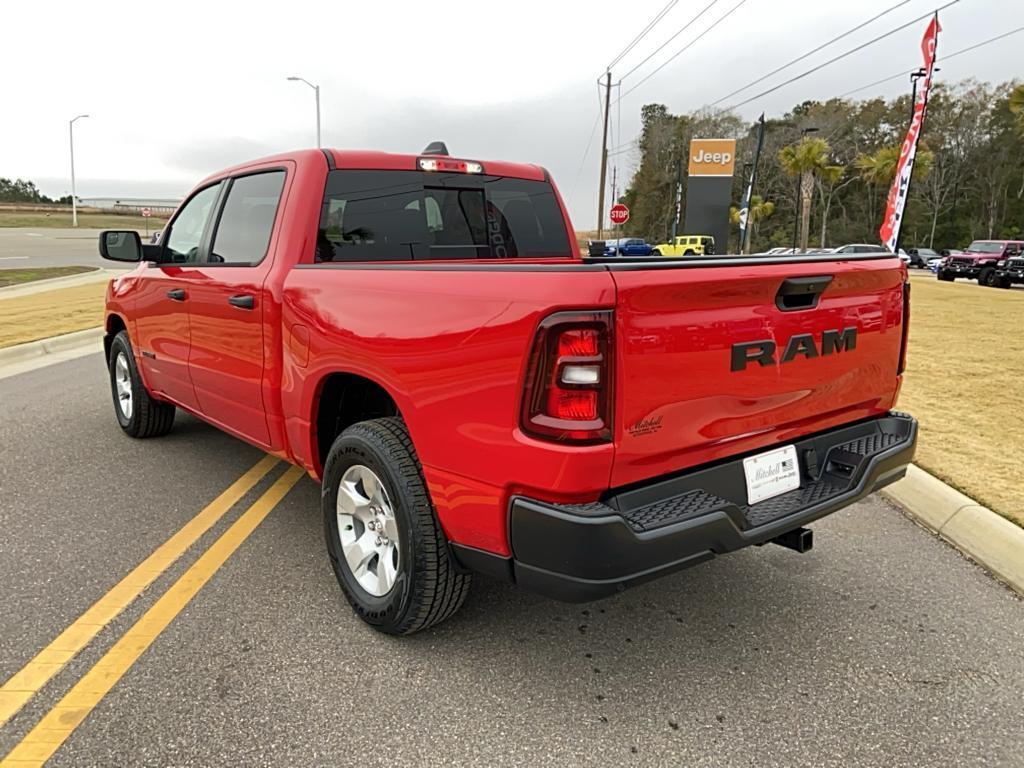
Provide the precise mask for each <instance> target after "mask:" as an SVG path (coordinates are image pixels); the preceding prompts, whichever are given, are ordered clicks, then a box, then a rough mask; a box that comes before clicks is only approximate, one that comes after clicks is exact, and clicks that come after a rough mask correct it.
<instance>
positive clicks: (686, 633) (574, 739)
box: [0, 355, 1024, 766]
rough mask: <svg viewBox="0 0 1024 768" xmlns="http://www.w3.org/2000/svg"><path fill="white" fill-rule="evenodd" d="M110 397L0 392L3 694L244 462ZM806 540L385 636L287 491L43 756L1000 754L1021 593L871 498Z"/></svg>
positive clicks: (1020, 747)
mask: <svg viewBox="0 0 1024 768" xmlns="http://www.w3.org/2000/svg"><path fill="white" fill-rule="evenodd" d="M111 408H112V406H111V403H110V401H109V396H108V394H107V390H106V379H105V374H104V371H103V367H102V361H101V360H100V358H99V356H98V355H92V356H89V357H86V358H82V359H80V360H76V361H72V362H68V363H61V364H57V365H54V366H51V367H49V368H45V369H42V370H38V371H34V372H32V373H28V374H23V375H18V376H13V377H10V378H8V379H5V380H0V452H2V460H0V487H2V489H3V493H2V494H0V526H2V529H3V531H4V536H3V537H2V538H0V585H3V586H2V587H0V615H3V616H4V621H3V622H2V623H0V673H2V674H3V676H4V677H5V678H6V676H8V675H9V674H10V673H11V672H12V671H14V670H16V669H18V668H19V667H20V666H21V665H22V664H24V663H25V662H26V661H27V660H28V659H29V658H30V657H31V656H32V655H33V653H35V652H36V651H37V650H38V649H39V648H41V647H42V646H43V645H45V644H46V642H47V641H48V640H49V639H50V638H51V637H52V636H54V635H56V634H57V632H59V631H60V630H61V629H63V628H64V627H65V626H66V625H67V624H68V623H69V622H70V621H71V620H72V619H73V618H74V617H75V616H77V615H78V613H80V612H81V611H82V610H84V609H85V608H87V607H88V606H89V605H90V604H91V603H92V602H93V601H94V600H96V599H97V598H98V597H99V596H100V595H102V594H103V592H104V591H105V590H106V589H108V588H109V587H110V586H111V585H112V584H113V583H115V582H116V581H117V579H118V578H120V577H121V576H122V575H123V574H124V573H125V572H127V571H128V570H129V569H130V568H131V567H132V566H133V565H135V564H136V563H138V562H139V561H140V560H141V559H142V558H143V557H144V556H145V555H146V554H148V553H149V552H150V551H151V550H152V549H153V548H154V547H155V546H157V544H159V543H160V542H161V541H163V540H164V539H165V538H166V537H167V536H168V535H169V534H170V533H172V532H173V531H175V530H177V529H178V528H179V527H180V526H181V525H182V524H183V523H184V522H185V521H186V520H187V519H189V518H190V517H191V516H192V515H194V514H195V513H196V512H197V511H198V510H199V509H201V508H202V507H203V506H204V505H205V504H206V503H208V502H209V501H210V500H211V499H212V498H213V497H214V496H216V495H217V493H219V492H220V491H221V490H223V489H224V488H225V487H227V486H228V485H229V484H230V483H231V482H232V481H233V480H234V479H236V478H237V477H238V476H239V475H240V474H241V473H242V472H243V471H244V470H245V469H247V468H248V467H250V466H252V464H253V463H255V461H256V459H257V458H258V456H259V453H258V452H257V451H256V450H255V449H252V448H250V447H248V446H246V445H244V444H242V443H240V442H238V441H236V440H233V439H231V438H229V437H226V436H224V435H222V434H220V433H218V432H217V431H216V430H214V429H212V428H209V427H206V426H205V425H203V424H201V423H200V422H198V421H196V420H194V419H191V418H183V419H181V420H180V421H179V423H178V424H177V426H176V428H175V431H174V432H173V433H172V434H171V435H170V436H168V437H166V438H161V439H159V440H151V441H132V440H130V439H128V438H126V437H123V436H122V435H121V434H120V432H119V430H118V429H117V426H116V423H115V421H114V417H113V414H112V413H111ZM273 474H274V473H272V476H271V477H269V478H267V480H266V481H265V482H264V483H263V484H261V485H260V486H259V487H258V488H257V489H256V490H255V491H254V492H253V493H252V494H250V496H249V498H247V499H246V500H243V502H242V504H240V505H239V506H238V508H236V510H235V511H234V513H232V514H229V515H228V518H229V519H227V520H225V521H224V522H223V524H221V525H219V526H218V527H217V528H216V529H215V530H214V531H212V532H211V534H209V535H207V536H206V537H204V538H203V539H202V540H201V541H200V542H199V544H198V547H197V548H196V551H195V552H191V553H190V554H189V555H188V556H186V557H185V558H184V559H183V561H182V562H181V563H179V564H178V565H177V566H175V567H174V568H172V569H171V571H169V572H168V573H167V574H166V575H165V576H164V577H162V578H161V579H160V580H159V581H158V582H157V583H156V584H155V585H154V586H153V587H152V588H151V589H150V590H148V591H147V592H146V593H145V594H144V595H143V597H142V598H141V599H140V600H139V601H137V603H136V604H135V605H133V606H132V607H131V608H130V609H129V610H128V611H127V612H126V613H125V615H123V616H122V617H121V618H119V619H118V620H117V621H115V622H114V623H113V624H112V625H111V626H110V627H108V628H107V629H106V630H104V632H103V633H102V634H101V635H100V636H99V638H97V640H96V641H95V642H94V643H93V645H92V646H90V647H89V648H88V649H87V650H86V651H85V652H83V654H82V655H81V656H80V657H79V659H78V660H77V661H76V662H75V663H74V664H72V665H71V666H70V667H69V668H68V669H66V670H65V671H64V672H63V673H62V674H61V675H60V676H58V677H57V678H56V679H55V680H54V681H53V682H52V683H51V684H50V686H49V687H48V688H47V689H45V690H44V691H43V692H42V693H41V694H40V695H39V696H38V697H37V698H36V700H34V701H33V702H32V703H31V704H30V705H29V706H28V707H27V708H26V709H25V710H24V711H23V712H22V713H20V714H19V715H18V716H17V717H16V718H15V719H14V720H12V721H11V722H10V723H9V724H8V725H7V727H6V728H4V729H2V730H0V755H3V754H6V752H7V751H8V750H9V749H10V748H11V747H12V746H13V745H14V744H16V743H17V741H18V740H19V739H20V738H21V737H22V736H23V735H24V734H25V733H26V732H27V731H28V730H29V729H30V728H31V727H32V725H33V724H34V723H35V722H36V721H37V720H38V719H39V717H41V716H42V714H43V713H45V712H46V711H47V710H48V709H49V708H50V707H51V706H53V704H54V703H56V701H57V700H58V699H59V698H60V696H61V695H63V693H65V692H66V691H67V689H68V688H69V687H70V686H71V685H72V684H73V683H74V682H75V681H76V680H77V679H78V678H79V677H80V676H81V674H82V673H83V672H84V671H85V670H87V669H88V668H89V667H90V666H91V665H92V664H93V663H95V661H96V660H97V659H98V658H99V657H100V656H101V655H102V653H103V652H104V651H105V650H106V649H107V648H109V647H110V646H111V645H112V644H113V643H114V642H115V640H116V639H117V638H118V637H119V636H120V635H121V634H122V633H123V632H124V631H125V630H126V629H127V627H128V626H130V624H131V623H132V622H133V621H134V620H135V619H136V618H137V617H138V616H139V615H140V614H141V612H142V611H143V610H145V608H147V607H149V606H150V605H152V603H153V602H154V601H155V600H156V598H157V597H158V596H159V595H160V594H161V593H162V592H163V591H164V590H165V589H166V588H167V586H169V584H170V583H171V582H173V580H174V579H176V578H177V577H178V576H179V575H180V574H181V573H182V572H183V571H184V569H185V568H186V567H187V566H188V565H189V563H190V562H191V561H192V560H193V559H194V557H195V556H196V555H197V554H198V552H200V551H202V550H203V549H205V547H207V546H208V545H209V543H210V542H211V541H212V537H213V536H215V535H217V534H219V532H220V531H222V530H223V529H224V527H225V526H226V525H227V524H228V523H229V522H230V519H233V518H234V517H235V516H236V515H237V514H238V513H239V512H240V511H241V510H242V509H244V508H245V506H246V505H247V503H248V501H249V499H251V498H254V497H255V495H258V493H259V492H260V491H261V490H263V489H264V488H265V487H266V485H267V483H269V482H270V481H271V480H272V479H273ZM814 528H815V534H816V535H815V542H816V543H815V549H814V550H813V551H812V552H810V553H808V554H806V555H797V554H795V553H793V552H789V551H787V550H782V549H779V548H777V547H771V546H768V547H762V548H755V549H749V550H745V551H742V552H739V553H736V554H733V555H729V556H727V557H724V558H721V559H719V560H716V561H713V562H711V563H708V564H705V565H702V566H699V567H697V568H695V569H692V570H689V571H686V572H683V573H680V574H676V575H674V576H672V577H669V578H667V579H663V580H660V581H657V582H653V583H651V584H647V585H644V586H643V587H640V588H637V589H635V590H632V591H629V592H626V593H624V594H622V595H620V596H618V597H616V598H613V599H610V600H606V601H602V602H598V603H592V604H588V605H565V604H559V603H554V602H550V601H547V600H545V599H543V598H539V597H535V596H532V595H528V594H524V593H522V592H520V591H518V590H516V589H515V588H514V587H510V586H508V585H504V584H498V583H495V582H490V581H487V580H484V579H478V580H477V582H476V583H475V585H474V589H473V591H472V593H471V595H470V598H469V600H468V601H467V604H466V606H465V607H464V608H463V610H462V611H461V612H460V613H459V614H457V615H456V616H455V617H454V618H453V619H452V620H450V621H449V622H447V623H446V624H444V625H442V626H440V627H437V628H435V629H434V630H430V631H427V632H425V633H422V634H420V635H417V636H414V637H412V638H406V639H402V640H398V639H393V638H386V637H383V636H380V635H378V634H376V633H374V632H373V631H372V630H369V629H368V628H366V627H364V626H363V625H362V624H360V623H359V622H358V621H357V620H356V619H355V618H354V617H353V616H352V614H351V611H350V610H349V608H348V606H347V605H346V604H345V603H344V601H343V599H342V597H341V595H340V593H339V591H338V588H337V585H336V582H335V581H334V577H333V574H332V573H331V570H330V568H329V566H328V564H327V559H326V556H325V554H324V549H323V542H322V535H323V533H322V525H321V521H320V517H319V511H318V489H317V487H316V486H315V484H314V483H313V482H312V481H309V480H302V481H300V483H299V484H298V485H297V486H296V488H295V489H294V490H293V491H292V492H291V493H290V494H289V495H288V497H287V498H286V499H285V501H284V502H283V503H282V504H281V505H279V506H278V507H277V508H276V509H275V510H274V511H273V512H272V513H271V514H270V516H269V517H268V518H267V519H266V520H265V521H264V522H263V523H262V525H261V526H260V527H259V528H258V529H257V530H256V531H255V533H254V534H253V535H252V536H251V538H249V539H248V540H247V541H246V542H245V543H244V544H243V545H242V547H241V548H240V549H239V551H238V552H237V553H236V554H235V555H234V556H233V557H232V558H231V559H230V560H229V561H228V562H227V563H226V564H225V565H224V567H223V568H222V569H221V570H220V571H218V572H217V573H216V574H215V575H214V577H213V578H212V579H211V581H210V582H209V583H208V584H207V585H206V586H205V587H204V588H203V590H202V591H201V592H200V593H199V595H198V596H197V597H196V598H195V600H194V601H193V602H192V603H191V604H189V605H188V606H187V607H186V608H185V609H184V611H183V612H182V613H181V614H180V615H179V616H178V617H177V618H176V619H175V620H174V621H173V622H172V624H171V625H170V626H169V627H168V629H167V630H166V631H165V632H164V633H163V634H162V635H161V636H160V637H159V638H158V639H157V640H156V642H155V643H154V645H153V646H152V647H151V648H150V649H149V650H148V651H147V652H146V653H145V655H144V656H143V657H142V658H141V659H140V660H139V661H138V662H137V663H136V664H135V666H134V667H133V668H132V669H131V670H130V671H129V672H128V674H127V675H126V676H125V677H124V678H123V679H122V680H121V681H120V683H118V685H117V686H116V687H115V688H114V689H113V690H112V691H111V692H110V693H109V694H108V695H107V696H106V698H105V699H103V701H101V702H100V704H99V706H97V708H96V709H95V710H94V711H93V712H92V714H91V715H90V716H89V717H88V719H87V720H86V721H85V722H84V723H83V724H82V726H81V727H80V728H79V729H78V730H77V731H76V732H75V733H74V734H73V735H72V736H71V738H70V739H69V740H68V741H67V743H65V745H64V746H63V747H62V748H61V750H60V751H59V752H58V753H57V754H56V756H55V757H54V759H53V760H52V764H53V765H57V766H64V765H68V766H72V765H74V766H78V765H118V766H121V765H153V766H157V765H161V766H162V765H232V766H235V765H350V764H361V765H366V766H376V765H381V766H385V765H486V766H505V765H508V766H525V765H531V766H532V765H557V766H568V765H610V766H620V765H665V766H698V765H708V766H710V765H715V766H719V765H727V766H732V765H738V766H774V765H778V766H794V765H807V766H831V765H835V766H860V765H865V766H882V765H884V766H894V765H897V766H950V765H971V766H974V765H998V766H1019V765H1024V735H1022V728H1021V723H1022V722H1024V697H1022V695H1021V691H1022V690H1024V642H1022V641H1024V604H1022V601H1020V600H1019V599H1017V598H1016V597H1015V596H1013V595H1012V594H1011V593H1010V592H1009V591H1008V590H1007V589H1005V588H1004V587H1002V586H1001V585H999V584H998V583H996V582H994V581H993V580H992V579H990V578H989V577H988V576H987V575H986V574H985V573H984V572H983V571H982V570H980V569H979V568H977V567H976V566H974V565H973V564H971V563H970V562H968V561H966V560H965V559H964V558H962V557H961V556H960V555H958V554H957V553H956V552H955V551H954V550H952V549H950V548H949V547H947V546H946V545H945V544H943V543H941V542H940V541H938V540H937V539H935V538H934V537H932V536H930V535H928V534H926V533H925V532H924V531H922V530H921V529H919V528H918V527H916V526H915V525H914V524H912V523H911V522H909V521H908V520H907V519H905V518H904V517H903V516H902V515H901V514H900V513H899V512H898V511H896V510H895V509H893V508H892V507H890V506H888V505H887V504H885V503H884V502H882V501H881V500H878V499H874V498H873V499H871V500H868V501H866V502H863V503H861V504H858V505H856V506H854V507H851V508H850V509H848V510H845V511H843V512H841V513H838V514H836V515H833V516H832V517H830V518H827V519H826V520H823V521H821V522H819V523H817V524H815V526H814Z"/></svg>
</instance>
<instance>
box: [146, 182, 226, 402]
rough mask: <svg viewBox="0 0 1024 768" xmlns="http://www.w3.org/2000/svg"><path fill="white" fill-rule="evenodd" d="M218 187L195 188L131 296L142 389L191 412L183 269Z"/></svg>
mask: <svg viewBox="0 0 1024 768" xmlns="http://www.w3.org/2000/svg"><path fill="white" fill-rule="evenodd" d="M220 187H221V184H220V182H216V183H214V184H211V185H210V186H207V187H205V188H203V189H201V190H198V191H197V192H195V193H194V194H193V195H192V197H191V198H190V199H189V200H187V201H186V202H185V203H184V204H183V205H182V206H181V208H179V209H178V212H177V213H176V214H175V217H174V219H173V220H172V221H171V223H170V225H169V226H170V232H169V234H168V236H167V238H166V241H165V243H164V251H163V253H164V257H163V261H162V262H161V263H160V264H153V265H150V266H149V267H148V268H147V269H146V271H145V274H144V277H143V278H142V280H140V281H139V289H138V293H137V294H136V296H137V298H136V302H137V303H136V312H135V344H136V347H137V352H138V355H139V366H140V368H141V370H142V375H143V377H144V378H145V381H146V385H147V386H148V387H149V389H150V391H152V392H156V393H159V394H162V395H165V396H166V397H169V398H170V399H172V400H174V401H175V402H176V403H178V404H179V405H182V406H184V407H186V408H189V409H191V410H197V409H198V405H199V404H198V400H197V398H196V393H195V388H194V387H193V386H192V378H191V376H190V375H189V370H188V358H189V348H190V346H191V330H190V327H189V316H188V298H189V296H188V293H189V290H190V281H189V280H188V269H187V265H188V264H189V263H192V262H195V261H196V259H197V258H198V257H199V251H200V247H201V245H202V242H203V240H204V238H205V237H206V235H207V233H208V229H209V225H210V220H211V218H212V215H213V211H214V209H215V203H216V201H217V197H218V195H219V193H220Z"/></svg>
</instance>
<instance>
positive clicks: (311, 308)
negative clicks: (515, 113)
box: [100, 145, 917, 634]
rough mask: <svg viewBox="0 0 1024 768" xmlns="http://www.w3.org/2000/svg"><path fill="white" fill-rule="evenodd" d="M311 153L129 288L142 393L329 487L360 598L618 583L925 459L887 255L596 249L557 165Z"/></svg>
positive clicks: (568, 590)
mask: <svg viewBox="0 0 1024 768" xmlns="http://www.w3.org/2000/svg"><path fill="white" fill-rule="evenodd" d="M428 150H429V151H425V152H424V153H422V154H419V155H397V154H385V153H379V152H348V151H338V150H324V151H319V150H305V151H299V152H292V153H288V154H284V155H279V156H276V157H271V158H267V159H264V160H259V161H256V162H252V163H247V164H245V165H241V166H238V167H236V168H231V169H229V170H226V171H223V172H221V173H218V174H215V175H213V176H211V177H209V178H208V179H206V180H205V181H203V182H202V183H200V184H199V186H198V187H196V189H195V190H194V191H193V192H192V193H191V194H190V195H189V196H188V198H187V199H186V200H185V201H184V203H183V204H182V205H181V207H180V208H179V209H178V211H177V212H176V213H175V215H174V217H173V218H172V219H171V221H170V223H169V224H168V225H167V227H166V228H165V229H164V230H163V234H162V236H161V240H160V242H159V243H158V244H153V245H151V244H145V245H143V244H142V243H141V242H140V241H139V237H138V235H137V234H136V233H134V232H123V231H108V232H104V233H102V234H101V235H100V252H101V254H102V255H103V256H104V257H106V258H110V259H115V260H120V261H137V262H139V264H138V266H137V268H135V269H134V270H133V271H131V272H129V273H127V274H125V275H124V276H121V277H118V278H116V279H114V280H113V281H112V282H111V284H110V288H109V291H108V295H107V303H106V332H107V333H106V337H105V349H106V357H107V361H108V364H109V371H110V384H111V390H112V394H113V400H114V412H115V414H116V416H117V420H118V422H119V423H120V425H121V428H122V429H123V430H124V431H125V432H126V433H128V434H129V435H131V436H133V437H152V436H157V435H162V434H164V433H166V432H167V431H168V430H170V429H171V427H172V422H173V420H174V414H175V409H178V408H180V409H182V410H184V411H187V412H189V413H192V414H195V415H196V416H199V417H200V418H202V419H205V420H206V421H208V422H210V423H211V424H214V425H216V426H217V427H220V428H221V429H223V430H225V431H227V432H229V433H231V434H233V435H235V436H237V437H239V438H241V439H243V440H245V441H248V442H249V443H252V444H253V445H256V446H258V447H260V448H261V449H263V450H265V451H267V452H269V453H271V454H274V455H276V456H279V457H281V458H283V459H286V460H287V461H289V462H293V463H295V464H297V465H300V466H302V467H304V468H305V469H306V470H307V471H308V472H309V474H310V475H312V476H313V477H314V478H316V479H317V480H319V481H321V482H322V486H323V493H322V508H323V510H322V511H323V516H324V524H325V532H326V543H327V551H328V554H329V556H330V561H331V564H332V566H333V568H334V571H335V573H336V575H337V578H338V581H339V583H340V585H341V588H342V590H343V592H344V594H345V596H346V597H347V599H348V601H349V602H350V603H351V605H352V606H353V608H354V609H355V611H356V612H357V613H358V614H359V616H360V617H362V618H363V619H364V620H365V621H366V622H367V623H369V624H371V625H372V626H374V627H375V628H377V629H379V630H381V631H384V632H389V633H392V634H408V633H411V632H415V631H417V630H419V629H422V628H424V627H427V626H429V625H431V624H434V623H436V622H438V621H441V620H442V619H444V618H446V617H448V616H449V615H450V614H452V613H453V612H454V611H455V610H456V609H457V608H458V607H459V605H460V604H461V603H462V601H463V599H464V598H465V595H466V592H467V589H468V587H469V582H470V576H471V574H472V573H473V572H478V573H484V574H489V575H492V576H497V577H500V578H503V579H507V580H509V581H512V582H515V583H516V584H518V585H520V586H521V587H522V588H524V589H528V590H533V591H536V592H540V593H543V594H545V595H549V596H552V597H555V598H559V599H564V600H572V601H575V600H589V599H594V598H599V597H602V596H607V595H611V594H614V593H616V592H617V591H619V590H621V589H623V588H625V587H627V586H629V585H632V584H636V583H638V582H643V581H646V580H648V579H652V578H654V577H656V576H660V575H663V574H666V573H669V572H672V571H675V570H678V569H681V568H683V567H686V566H690V565H693V564H696V563H699V562H702V561H704V560H708V559H710V558H712V557H714V556H715V555H720V554H723V553H726V552H730V551H733V550H736V549H739V548H741V547H745V546H748V545H751V544H763V543H767V542H776V543H779V544H782V545H784V546H787V547H790V548H792V549H796V550H798V551H804V550H806V549H807V548H809V546H810V544H811V534H810V531H809V530H808V529H806V528H804V527H803V526H804V525H806V524H807V523H809V522H811V521H813V520H816V519H818V518H820V517H822V516H824V515H827V514H829V513H831V512H834V511H836V510H838V509H840V508H842V507H845V506H847V505H849V504H850V503H852V502H854V501H855V500H857V499H859V498H861V497H863V496H865V495H867V494H869V493H871V492H872V491H874V490H876V489H877V488H880V487H881V486H883V485H886V484H888V483H890V482H892V481H894V480H896V479H898V478H900V477H902V476H903V474H904V472H905V471H906V466H907V464H908V463H909V462H910V461H911V459H912V457H913V453H914V447H915V443H916V436H917V425H916V422H915V421H914V420H913V419H912V418H911V417H909V416H906V415H903V414H900V413H895V412H893V411H892V409H893V407H894V406H895V404H896V398H897V395H898V393H899V389H900V383H901V380H902V373H903V366H904V359H905V356H906V343H907V313H908V307H909V305H908V300H909V284H908V281H907V273H906V267H904V266H903V265H902V264H901V262H900V260H899V259H898V258H896V257H895V256H892V255H890V254H887V253H874V254H851V255H844V256H842V257H841V258H836V257H834V256H832V255H830V254H811V255H804V256H777V257H771V256H752V257H740V256H736V257H728V256H726V257H701V258H675V259H673V258H665V257H651V258H629V257H619V258H611V259H605V258H601V257H598V258H588V259H584V258H582V257H581V255H580V253H579V249H578V247H577V244H576V239H575V237H574V235H573V229H572V226H571V224H570V221H569V217H568V215H567V213H566V210H565V206H564V205H563V203H562V200H561V197H560V196H559V193H558V190H557V189H556V187H555V185H554V183H553V182H552V181H551V179H550V178H549V176H548V173H547V172H546V171H545V170H544V169H543V168H540V167H538V166H536V165H526V164H514V163H507V162H490V161H474V160H458V159H453V158H452V157H450V156H448V154H447V152H446V150H445V149H444V147H443V145H442V146H436V145H432V147H430V148H428Z"/></svg>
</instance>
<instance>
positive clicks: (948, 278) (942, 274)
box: [938, 269, 956, 283]
mask: <svg viewBox="0 0 1024 768" xmlns="http://www.w3.org/2000/svg"><path fill="white" fill-rule="evenodd" d="M938 274H939V280H941V281H943V282H944V283H952V282H953V280H955V279H956V278H954V277H953V276H952V275H951V274H949V273H948V272H947V271H946V270H944V269H940V270H939V273H938Z"/></svg>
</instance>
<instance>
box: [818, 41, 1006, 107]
mask: <svg viewBox="0 0 1024 768" xmlns="http://www.w3.org/2000/svg"><path fill="white" fill-rule="evenodd" d="M1018 32H1024V27H1017V28H1016V29H1011V30H1010V31H1009V32H1004V33H1003V34H1001V35H997V36H995V37H990V38H989V39H988V40H982V41H981V42H980V43H975V44H974V45H969V46H967V47H966V48H961V49H960V50H959V51H954V52H953V53H950V54H948V55H946V56H941V57H939V58H938V59H936V63H939V64H941V63H942V62H945V61H949V60H950V59H952V58H953V57H954V56H959V55H960V54H961V53H967V52H969V51H973V50H974V49H976V48H981V47H982V46H983V45H988V44H989V43H995V42H998V41H999V40H1002V39H1003V38H1004V37H1009V36H1010V35H1016V34H1017V33H1018ZM906 76H907V70H901V71H899V72H897V73H896V74H895V75H889V77H883V78H882V79H881V80H875V82H873V83H868V84H867V85H862V86H860V87H859V88H854V89H853V90H852V91H847V92H846V93H842V94H840V95H839V96H837V97H836V98H839V99H843V98H846V97H847V96H849V95H850V94H852V93H858V92H859V91H866V90H867V89H868V88H874V87H875V86H876V85H881V84H882V83H887V82H889V81H890V80H895V79H896V78H898V77H901V78H902V77H906Z"/></svg>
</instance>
